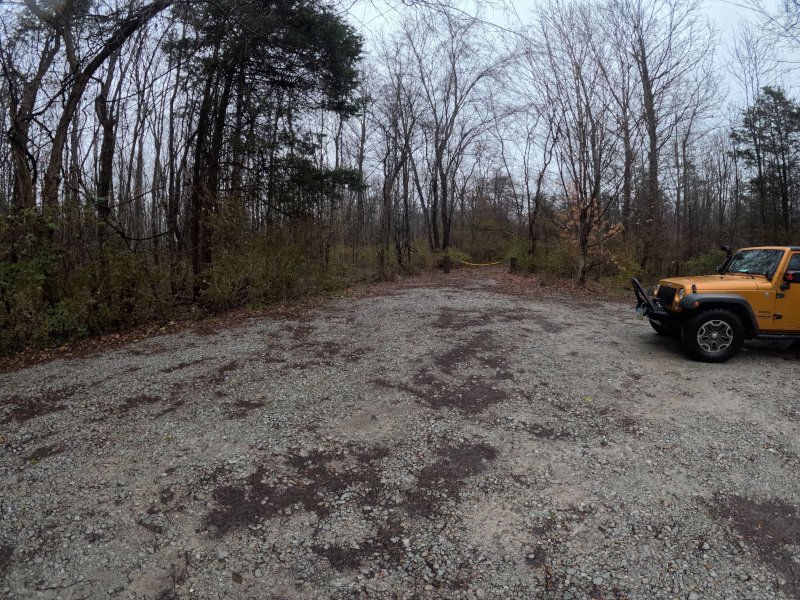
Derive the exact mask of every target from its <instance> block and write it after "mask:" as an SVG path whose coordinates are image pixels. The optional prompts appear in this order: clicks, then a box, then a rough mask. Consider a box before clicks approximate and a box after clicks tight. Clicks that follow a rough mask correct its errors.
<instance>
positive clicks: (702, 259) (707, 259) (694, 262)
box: [681, 250, 725, 275]
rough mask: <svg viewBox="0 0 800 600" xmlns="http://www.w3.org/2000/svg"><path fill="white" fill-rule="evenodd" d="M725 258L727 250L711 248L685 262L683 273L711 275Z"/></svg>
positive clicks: (682, 268)
mask: <svg viewBox="0 0 800 600" xmlns="http://www.w3.org/2000/svg"><path fill="white" fill-rule="evenodd" d="M723 260H725V252H723V251H722V250H711V251H709V252H704V253H703V254H698V255H697V256H694V257H692V258H690V259H689V260H687V261H686V262H685V263H683V266H682V267H681V275H711V274H713V273H716V271H717V267H718V266H719V265H720V264H721V263H722V261H723Z"/></svg>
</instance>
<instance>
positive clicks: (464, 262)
mask: <svg viewBox="0 0 800 600" xmlns="http://www.w3.org/2000/svg"><path fill="white" fill-rule="evenodd" d="M453 260H454V261H456V262H459V263H461V264H462V265H467V266H470V267H493V266H495V265H499V264H502V263H504V262H506V261H507V260H508V259H507V258H504V259H503V260H498V261H497V262H490V263H471V262H467V261H465V260H459V259H457V258H454V259H453Z"/></svg>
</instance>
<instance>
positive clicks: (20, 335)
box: [0, 253, 53, 351]
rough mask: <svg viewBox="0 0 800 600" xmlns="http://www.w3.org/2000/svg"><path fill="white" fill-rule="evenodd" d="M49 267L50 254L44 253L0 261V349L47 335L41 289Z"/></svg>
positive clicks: (7, 348)
mask: <svg viewBox="0 0 800 600" xmlns="http://www.w3.org/2000/svg"><path fill="white" fill-rule="evenodd" d="M52 267H53V260H52V257H50V256H48V255H46V254H44V253H40V254H39V255H38V256H35V257H33V258H31V259H28V260H25V261H20V262H17V263H11V264H0V351H7V350H10V349H13V348H17V347H19V346H22V345H25V344H28V343H34V344H35V343H39V342H41V341H42V340H43V339H44V338H46V337H47V334H46V329H45V324H44V312H45V306H46V304H45V300H44V289H45V285H46V282H47V278H48V273H49V272H50V271H51V270H52Z"/></svg>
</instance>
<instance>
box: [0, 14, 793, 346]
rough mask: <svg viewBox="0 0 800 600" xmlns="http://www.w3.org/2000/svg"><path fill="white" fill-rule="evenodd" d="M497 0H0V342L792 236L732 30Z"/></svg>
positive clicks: (788, 108)
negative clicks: (509, 19)
mask: <svg viewBox="0 0 800 600" xmlns="http://www.w3.org/2000/svg"><path fill="white" fill-rule="evenodd" d="M356 6H360V5H356ZM369 6H370V7H372V8H373V9H377V8H378V7H377V6H375V5H372V4H371V5H369ZM494 10H495V9H494V8H493V6H492V5H485V6H483V5H471V4H470V5H467V4H459V5H455V4H454V5H449V4H447V3H443V2H414V3H408V4H407V5H404V6H403V7H402V8H401V9H400V10H399V11H397V12H396V14H394V17H393V18H392V19H391V20H388V21H384V22H382V24H381V25H378V24H375V23H373V26H372V27H368V26H367V25H364V24H362V23H360V22H359V20H358V18H357V14H356V13H357V11H356V10H355V9H354V8H353V7H348V6H346V5H344V4H340V3H337V2H334V1H331V2H327V1H322V0H290V1H283V2H277V1H274V0H257V1H255V2H247V3H246V2H241V1H240V0H224V1H222V2H217V3H214V4H207V3H198V2H191V1H174V0H154V1H152V2H141V1H138V0H115V1H114V2H111V3H106V4H97V3H93V2H90V1H84V0H65V1H63V2H59V3H56V4H49V3H48V4H45V3H37V2H36V1H35V0H26V2H25V3H22V4H14V5H8V4H6V5H3V6H1V7H0V11H2V16H3V18H2V22H3V25H2V30H1V31H0V65H1V66H2V78H0V106H1V107H2V110H1V111H0V119H2V129H3V132H4V134H3V136H2V139H0V332H1V333H0V350H3V351H8V350H13V349H16V348H20V347H23V346H25V345H31V344H34V345H35V344H41V343H48V342H53V341H56V342H57V341H60V340H64V339H68V338H71V337H74V336H80V335H85V334H90V333H98V332H105V331H115V330H120V329H124V328H127V327H131V326H134V325H138V324H142V323H148V322H151V321H158V320H165V319H171V318H174V317H175V316H177V315H181V314H186V313H187V312H189V313H191V311H194V310H204V311H219V310H226V309H230V308H234V307H238V306H244V305H250V306H253V305H255V306H259V305H263V304H267V303H270V302H274V301H279V300H287V299H291V298H295V297H298V296H302V295H306V294H313V293H320V292H323V291H325V290H329V289H333V288H335V287H339V286H342V285H347V284H349V283H352V282H354V281H368V280H372V279H376V278H390V277H393V276H394V275H395V274H397V273H411V272H414V271H416V270H418V269H421V268H430V267H432V266H433V265H434V263H435V261H436V256H437V255H438V254H439V253H442V252H453V253H464V254H466V255H469V256H471V257H473V258H476V259H489V258H493V259H496V258H502V257H504V256H509V255H512V254H513V255H514V256H516V257H517V259H518V261H519V264H520V265H521V266H522V267H523V268H525V269H526V270H528V271H530V272H538V273H541V274H552V275H555V276H563V277H571V278H573V277H574V278H576V279H577V280H578V281H579V282H580V283H581V284H584V285H585V284H586V283H587V282H589V281H590V280H591V279H592V278H595V277H606V278H608V277H611V278H617V279H618V280H619V281H624V280H625V279H626V278H627V277H629V276H631V275H634V274H637V275H647V274H648V273H656V272H658V273H664V272H682V271H684V270H686V269H689V268H708V267H709V265H713V264H714V263H715V260H716V255H715V254H714V253H713V249H715V248H716V247H717V246H718V245H719V244H720V243H731V244H734V245H737V246H744V245H749V244H786V243H798V238H800V235H799V234H800V197H799V196H800V191H799V190H798V168H797V163H798V158H799V156H798V152H799V151H800V146H799V144H800V107H799V106H798V104H797V101H796V100H795V99H794V97H793V95H792V93H791V89H790V86H787V85H784V79H786V78H785V74H784V73H782V72H781V70H780V68H779V63H778V62H777V61H776V60H775V57H774V56H770V55H769V52H767V51H765V49H764V46H763V43H762V46H759V42H758V41H757V40H758V39H759V38H758V36H757V35H753V34H752V30H751V34H750V35H747V34H746V33H747V30H743V34H742V35H741V36H740V38H739V39H738V40H736V42H735V44H734V47H733V51H732V52H730V54H731V58H730V60H728V61H727V62H725V60H726V59H724V58H723V56H722V55H723V54H724V53H725V52H724V48H723V44H722V42H721V41H720V40H719V39H718V37H717V35H716V33H715V31H714V29H713V27H712V26H711V24H710V23H709V22H708V19H707V15H706V13H705V12H704V9H703V7H702V5H700V4H698V3H696V2H694V0H680V1H678V2H666V1H662V0H649V1H644V0H548V1H547V2H542V3H539V4H537V5H536V7H535V8H534V10H533V12H532V13H531V14H529V15H522V21H523V22H520V23H515V24H514V25H513V27H498V26H497V25H496V24H495V23H494V22H493V21H492V19H490V18H487V16H486V14H487V12H489V13H491V12H492V11H494ZM348 11H349V12H348ZM786 11H787V12H786V14H785V15H783V17H785V19H786V21H785V22H786V23H789V24H788V25H787V26H786V27H784V28H782V29H781V28H778V29H777V30H775V29H773V30H770V31H767V30H763V33H764V35H767V34H769V35H772V36H775V39H779V40H781V43H783V44H784V46H785V47H787V48H796V39H795V37H793V36H794V31H795V29H794V27H793V26H792V25H791V18H792V13H791V7H788V6H787V8H786ZM776 22H777V21H775V20H774V19H773V20H772V21H769V23H772V24H773V25H774V24H775V23H776ZM781 22H783V21H781ZM723 65H724V68H721V66H723ZM728 72H729V73H731V75H730V76H725V75H724V73H728ZM787 81H788V79H787Z"/></svg>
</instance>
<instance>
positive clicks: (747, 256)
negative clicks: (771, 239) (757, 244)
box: [725, 250, 783, 277]
mask: <svg viewBox="0 0 800 600" xmlns="http://www.w3.org/2000/svg"><path fill="white" fill-rule="evenodd" d="M782 257H783V250H739V252H737V253H736V254H735V255H734V256H733V258H732V259H731V262H730V264H729V265H728V268H727V269H726V271H725V272H726V273H732V274H742V275H763V276H764V277H769V276H771V275H772V274H773V273H774V272H775V269H777V268H778V264H779V263H780V261H781V258H782Z"/></svg>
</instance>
